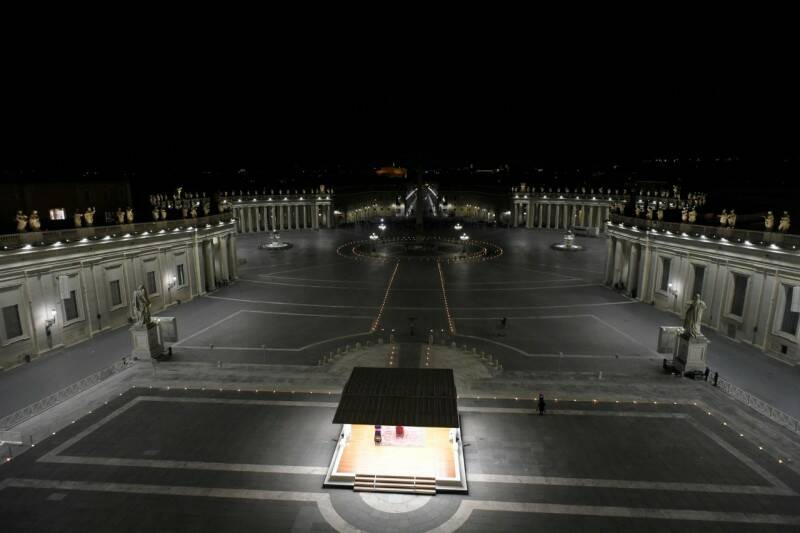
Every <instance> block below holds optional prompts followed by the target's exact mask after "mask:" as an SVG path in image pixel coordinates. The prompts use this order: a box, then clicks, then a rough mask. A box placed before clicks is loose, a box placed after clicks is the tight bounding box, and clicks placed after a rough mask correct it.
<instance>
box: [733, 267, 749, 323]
mask: <svg viewBox="0 0 800 533" xmlns="http://www.w3.org/2000/svg"><path fill="white" fill-rule="evenodd" d="M748 280H749V278H748V276H744V275H742V274H734V275H733V298H731V310H730V313H731V314H732V315H735V316H742V315H744V300H745V297H746V296H747V282H748Z"/></svg>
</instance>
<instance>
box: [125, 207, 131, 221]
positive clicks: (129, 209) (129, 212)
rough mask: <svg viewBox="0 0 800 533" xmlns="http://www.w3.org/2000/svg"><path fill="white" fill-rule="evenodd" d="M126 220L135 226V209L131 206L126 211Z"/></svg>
mask: <svg viewBox="0 0 800 533" xmlns="http://www.w3.org/2000/svg"><path fill="white" fill-rule="evenodd" d="M125 220H127V221H128V224H133V208H132V207H131V206H128V207H127V208H126V209H125Z"/></svg>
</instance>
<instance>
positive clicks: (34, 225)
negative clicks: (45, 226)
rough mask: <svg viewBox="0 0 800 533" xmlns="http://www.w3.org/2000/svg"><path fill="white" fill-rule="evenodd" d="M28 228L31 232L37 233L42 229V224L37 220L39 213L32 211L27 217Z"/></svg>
mask: <svg viewBox="0 0 800 533" xmlns="http://www.w3.org/2000/svg"><path fill="white" fill-rule="evenodd" d="M28 226H30V228H31V231H39V230H40V229H42V222H41V221H40V220H39V212H38V211H37V210H36V209H34V210H33V211H32V212H31V216H30V217H28Z"/></svg>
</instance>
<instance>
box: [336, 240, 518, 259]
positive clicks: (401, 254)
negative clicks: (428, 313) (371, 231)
mask: <svg viewBox="0 0 800 533" xmlns="http://www.w3.org/2000/svg"><path fill="white" fill-rule="evenodd" d="M336 252H337V253H338V254H339V255H341V256H342V257H351V258H355V259H370V260H376V261H441V262H445V263H456V262H462V261H486V260H489V259H495V258H497V257H500V256H501V255H502V254H503V249H502V248H500V247H499V246H498V245H496V244H494V243H491V242H486V241H480V240H474V239H473V240H470V241H468V242H467V243H466V244H465V243H463V242H460V240H459V239H450V238H445V237H438V236H428V235H426V236H424V237H422V238H419V239H418V238H416V237H410V236H408V237H393V238H389V239H381V240H376V241H374V242H373V241H371V240H369V239H364V240H359V241H350V242H347V243H345V244H343V245H342V246H340V247H339V248H338V249H337V250H336Z"/></svg>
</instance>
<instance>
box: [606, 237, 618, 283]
mask: <svg viewBox="0 0 800 533" xmlns="http://www.w3.org/2000/svg"><path fill="white" fill-rule="evenodd" d="M616 240H617V238H616V237H608V239H606V279H605V284H606V285H609V286H611V284H612V283H613V282H614V245H615V244H616Z"/></svg>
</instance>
